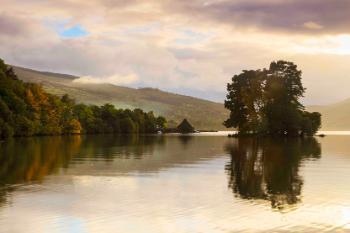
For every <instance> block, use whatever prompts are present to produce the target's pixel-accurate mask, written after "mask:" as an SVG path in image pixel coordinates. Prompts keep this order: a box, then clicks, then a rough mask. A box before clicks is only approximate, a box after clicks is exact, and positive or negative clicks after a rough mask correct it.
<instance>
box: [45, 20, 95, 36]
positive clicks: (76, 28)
mask: <svg viewBox="0 0 350 233" xmlns="http://www.w3.org/2000/svg"><path fill="white" fill-rule="evenodd" d="M47 25H48V27H50V28H53V30H54V31H55V32H56V33H57V34H58V35H59V36H60V37H61V38H79V37H84V36H87V35H89V32H88V31H87V30H85V29H84V28H83V26H81V25H80V24H73V25H71V23H70V21H69V20H63V21H59V22H49V23H47Z"/></svg>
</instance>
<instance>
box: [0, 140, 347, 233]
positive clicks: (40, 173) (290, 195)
mask: <svg viewBox="0 0 350 233" xmlns="http://www.w3.org/2000/svg"><path fill="white" fill-rule="evenodd" d="M201 135H203V134H201ZM349 145H350V136H346V135H340V136H333V135H332V136H327V137H325V138H315V139H313V138H309V139H303V140H302V139H283V140H282V139H260V140H256V139H249V138H243V139H236V138H228V137H225V136H209V135H204V136H193V137H190V136H187V137H186V136H185V137H180V136H144V137H128V138H126V137H113V136H73V137H41V138H19V139H14V140H9V141H6V142H2V143H0V232H1V233H3V232H4V233H19V232H20V233H22V232H25V233H34V232H35V233H42V232H45V233H46V232H50V233H51V232H54V233H56V232H62V233H63V232H64V233H67V232H68V233H70V232H74V233H75V232H77V233H85V232H88V233H90V232H101V233H109V232H113V233H115V232H121V233H127V232H150V233H155V232H174V233H175V232H176V233H180V232H350V184H349V181H350V146H349Z"/></svg>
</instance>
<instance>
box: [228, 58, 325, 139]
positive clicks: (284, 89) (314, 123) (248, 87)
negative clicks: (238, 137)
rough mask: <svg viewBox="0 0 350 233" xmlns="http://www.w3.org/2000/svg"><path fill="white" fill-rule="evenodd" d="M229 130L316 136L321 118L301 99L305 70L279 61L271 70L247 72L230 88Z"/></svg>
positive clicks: (230, 84)
mask: <svg viewBox="0 0 350 233" xmlns="http://www.w3.org/2000/svg"><path fill="white" fill-rule="evenodd" d="M227 91H228V94H227V99H226V100H225V107H226V108H227V109H229V110H230V111H231V113H230V117H229V119H227V120H226V121H225V122H224V125H225V126H226V127H235V128H237V129H238V131H239V133H241V134H267V135H287V136H296V135H314V134H315V133H316V132H317V130H318V129H319V128H320V125H321V115H320V113H317V112H313V113H310V112H307V111H305V108H304V106H303V105H302V104H301V103H300V101H299V99H300V98H301V97H303V94H304V92H305V88H304V87H303V85H302V82H301V71H300V70H298V69H297V66H296V65H295V64H293V63H292V62H287V61H277V62H272V63H271V64H270V68H269V69H263V70H244V71H243V72H242V73H241V74H239V75H235V76H233V78H232V83H229V84H228V85H227Z"/></svg>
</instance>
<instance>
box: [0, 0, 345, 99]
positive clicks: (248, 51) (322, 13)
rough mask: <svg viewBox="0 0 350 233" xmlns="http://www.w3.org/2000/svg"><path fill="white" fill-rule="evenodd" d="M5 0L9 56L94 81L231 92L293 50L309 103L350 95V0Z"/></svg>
mask: <svg viewBox="0 0 350 233" xmlns="http://www.w3.org/2000/svg"><path fill="white" fill-rule="evenodd" d="M1 5H2V6H1V10H0V57H2V58H3V59H5V60H6V61H7V62H8V63H11V64H15V65H20V66H25V67H29V68H33V69H40V70H49V71H54V72H64V73H69V74H75V75H79V76H84V77H89V79H85V81H86V80H93V79H96V80H93V82H101V80H100V79H106V80H108V81H111V82H112V81H113V82H114V80H115V78H114V77H119V79H118V80H117V82H115V84H118V83H124V84H125V83H127V85H128V86H131V87H145V86H147V87H155V88H160V89H163V90H167V91H176V92H178V93H182V94H187V95H195V96H198V97H201V98H206V99H212V100H216V101H223V99H224V98H225V87H226V83H227V82H229V81H230V78H231V77H232V76H233V75H234V74H237V73H239V72H240V71H241V70H243V69H258V68H264V67H267V66H268V65H269V63H270V62H271V61H273V60H278V59H285V60H290V61H293V62H295V63H297V64H298V66H299V68H301V69H302V70H303V74H304V76H303V81H304V85H305V86H306V88H307V94H306V96H305V103H306V104H324V103H332V102H335V101H339V100H343V99H345V98H348V97H350V94H348V93H349V92H348V90H349V88H350V79H349V77H348V74H349V73H350V66H349V65H348V64H349V60H350V23H349V22H350V14H349V12H350V1H348V0H332V1H325V0H308V1H304V0H288V1H285V0H233V1H229V0H210V1H209V0H207V1H204V0H193V1H185V0H178V1H171V0H164V1H157V0H148V1H145V0H131V1H123V0H116V1H110V0H91V1H83V0H76V1H70V0H61V1H55V0H53V1H47V2H45V4H43V2H42V1H38V0H2V1H1ZM33 12H35V14H33ZM52 54H55V56H52ZM123 77H125V79H127V80H125V81H124V80H121V79H123ZM128 77H133V78H132V79H130V78H128ZM330 89H331V90H336V91H334V92H332V93H330V92H329V90H330Z"/></svg>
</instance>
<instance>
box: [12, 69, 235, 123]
mask: <svg viewBox="0 0 350 233" xmlns="http://www.w3.org/2000/svg"><path fill="white" fill-rule="evenodd" d="M14 70H15V72H16V74H17V75H18V77H19V78H20V79H22V80H23V81H25V82H34V83H40V84H42V85H43V87H44V89H45V90H46V91H48V92H49V93H52V94H56V95H63V94H69V95H70V96H71V97H73V98H75V99H76V100H77V101H78V102H82V103H87V104H97V105H100V104H104V103H111V104H114V105H115V106H116V107H117V108H141V109H143V110H145V111H151V110H153V111H154V112H155V113H156V114H160V115H163V116H165V117H166V118H167V119H169V120H172V121H174V122H175V123H179V122H180V121H181V120H182V119H184V118H187V119H188V120H189V121H190V122H191V124H192V125H193V126H194V127H195V128H197V129H202V130H211V129H216V130H219V129H225V128H224V126H223V125H222V122H223V121H224V120H225V119H226V118H227V116H228V111H227V110H226V109H225V108H224V106H223V104H220V103H215V102H211V101H207V100H202V99H198V98H194V97H189V96H184V95H178V94H173V93H169V92H164V91H161V90H159V89H154V88H141V89H135V88H128V87H121V86H115V85H112V84H83V83H77V82H73V80H74V79H76V78H78V77H76V76H72V75H65V74H58V73H50V72H40V71H35V70H31V69H26V68H21V67H15V66H14Z"/></svg>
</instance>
